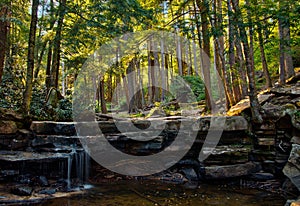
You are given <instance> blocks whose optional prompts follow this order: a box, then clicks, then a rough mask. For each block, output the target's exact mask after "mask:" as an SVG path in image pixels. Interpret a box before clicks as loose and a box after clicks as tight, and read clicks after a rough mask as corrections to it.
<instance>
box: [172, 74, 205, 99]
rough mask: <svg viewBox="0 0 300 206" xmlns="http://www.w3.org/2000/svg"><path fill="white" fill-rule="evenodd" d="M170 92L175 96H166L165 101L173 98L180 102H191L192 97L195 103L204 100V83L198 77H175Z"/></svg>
mask: <svg viewBox="0 0 300 206" xmlns="http://www.w3.org/2000/svg"><path fill="white" fill-rule="evenodd" d="M170 91H171V93H172V94H173V95H175V96H170V94H168V96H167V98H166V99H167V100H168V101H170V100H171V99H173V98H176V99H180V101H182V102H192V101H193V96H195V97H196V100H197V101H201V100H204V99H205V90H204V83H203V81H202V80H201V78H200V77H199V76H177V77H175V78H174V79H173V80H172V83H171V85H170Z"/></svg>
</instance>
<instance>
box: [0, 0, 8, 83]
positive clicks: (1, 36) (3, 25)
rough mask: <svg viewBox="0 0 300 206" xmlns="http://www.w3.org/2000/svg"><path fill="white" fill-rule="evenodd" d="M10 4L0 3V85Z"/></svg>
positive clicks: (6, 2)
mask: <svg viewBox="0 0 300 206" xmlns="http://www.w3.org/2000/svg"><path fill="white" fill-rule="evenodd" d="M9 10H10V2H9V1H3V2H1V3H0V48H1V49H0V83H1V80H2V75H3V69H4V62H5V54H6V50H7V38H8V37H7V34H8V30H9V20H8V15H9Z"/></svg>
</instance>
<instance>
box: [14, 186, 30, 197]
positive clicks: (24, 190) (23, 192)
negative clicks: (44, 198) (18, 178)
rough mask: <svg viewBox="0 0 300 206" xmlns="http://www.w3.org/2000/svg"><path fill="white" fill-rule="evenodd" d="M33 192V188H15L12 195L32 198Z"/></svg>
mask: <svg viewBox="0 0 300 206" xmlns="http://www.w3.org/2000/svg"><path fill="white" fill-rule="evenodd" d="M32 192H33V188H32V187H28V186H20V187H14V188H12V190H11V193H13V194H14V195H19V196H30V195H31V194H32Z"/></svg>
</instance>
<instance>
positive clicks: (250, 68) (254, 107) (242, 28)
mask: <svg viewBox="0 0 300 206" xmlns="http://www.w3.org/2000/svg"><path fill="white" fill-rule="evenodd" d="M231 3H232V7H233V9H234V11H235V15H236V16H238V17H240V18H239V21H238V25H239V35H240V38H241V41H242V44H243V48H244V56H245V58H246V68H247V77H248V87H249V99H250V108H251V113H252V119H253V121H254V122H256V123H262V122H263V119H262V116H261V114H260V104H259V102H258V99H257V91H256V86H255V79H254V78H255V77H254V65H253V63H252V59H251V50H250V47H249V42H248V37H247V33H246V25H245V23H244V22H243V19H242V12H241V9H240V6H239V3H238V0H232V1H231Z"/></svg>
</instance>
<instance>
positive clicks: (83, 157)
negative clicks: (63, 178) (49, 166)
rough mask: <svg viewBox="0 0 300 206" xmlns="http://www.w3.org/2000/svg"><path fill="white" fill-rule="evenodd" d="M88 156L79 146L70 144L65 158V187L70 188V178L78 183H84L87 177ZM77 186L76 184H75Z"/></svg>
mask: <svg viewBox="0 0 300 206" xmlns="http://www.w3.org/2000/svg"><path fill="white" fill-rule="evenodd" d="M89 170H90V157H89V155H88V154H87V153H86V152H85V151H84V150H82V149H81V148H80V149H79V148H76V146H72V149H71V152H70V153H69V154H68V160H67V189H68V190H71V189H72V184H71V183H72V179H73V178H74V179H76V182H77V183H78V184H80V185H82V184H84V183H85V182H86V181H87V180H88V177H89ZM77 186H78V185H77Z"/></svg>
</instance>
